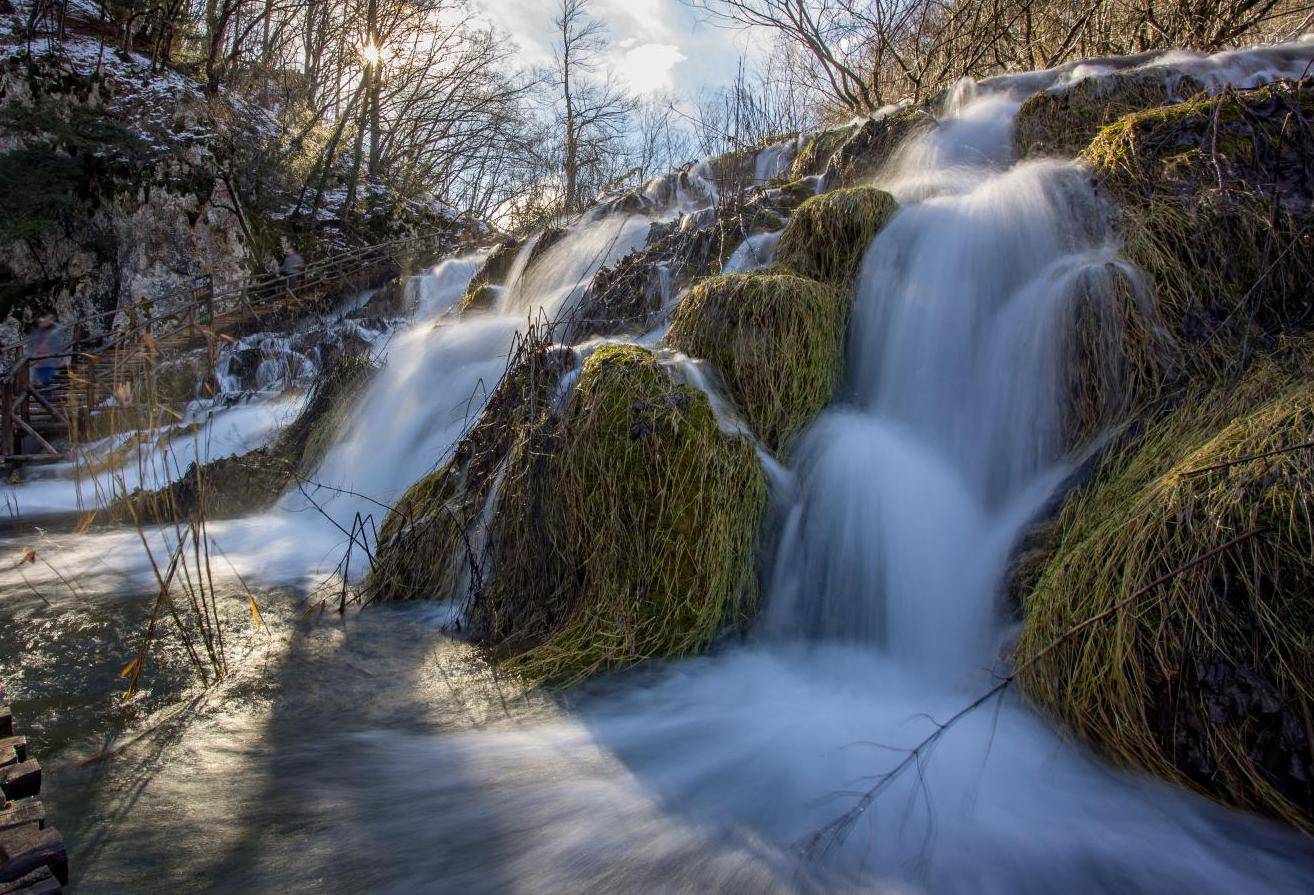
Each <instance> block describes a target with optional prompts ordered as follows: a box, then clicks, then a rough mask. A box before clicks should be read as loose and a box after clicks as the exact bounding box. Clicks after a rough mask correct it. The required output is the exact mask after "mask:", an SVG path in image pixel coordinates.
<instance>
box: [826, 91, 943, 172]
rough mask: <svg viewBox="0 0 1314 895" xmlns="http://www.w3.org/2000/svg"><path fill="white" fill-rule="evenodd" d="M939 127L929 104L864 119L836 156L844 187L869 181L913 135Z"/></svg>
mask: <svg viewBox="0 0 1314 895" xmlns="http://www.w3.org/2000/svg"><path fill="white" fill-rule="evenodd" d="M935 126H936V119H935V117H934V116H933V115H932V114H931V113H930V111H929V109H928V108H927V105H926V104H920V105H915V106H905V107H904V108H900V109H896V110H894V111H893V112H891V113H889V114H888V115H885V116H883V117H880V118H877V119H874V120H867V121H864V122H863V123H862V124H861V125H860V126H859V127H858V128H857V130H855V131H854V132H853V136H851V137H850V138H849V139H848V140H846V141H845V142H844V145H842V146H841V147H840V148H839V151H838V152H836V153H835V156H834V169H835V173H836V175H837V176H838V180H839V184H840V185H841V186H856V185H858V184H861V183H866V182H869V181H870V180H871V179H872V178H873V177H875V176H876V175H877V174H879V173H880V170H881V168H883V167H884V166H885V165H886V164H887V163H888V162H889V161H890V159H891V158H893V156H894V153H895V151H896V150H897V149H898V148H899V147H900V146H901V145H902V144H903V143H905V142H906V141H907V140H908V139H909V138H910V137H912V136H913V134H916V133H918V132H919V131H921V130H924V129H926V128H932V127H935Z"/></svg>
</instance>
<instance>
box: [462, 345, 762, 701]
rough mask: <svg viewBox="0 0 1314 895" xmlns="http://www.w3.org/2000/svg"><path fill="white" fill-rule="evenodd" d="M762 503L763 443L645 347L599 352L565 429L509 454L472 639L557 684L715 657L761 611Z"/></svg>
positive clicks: (528, 432)
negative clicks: (734, 431) (735, 429)
mask: <svg viewBox="0 0 1314 895" xmlns="http://www.w3.org/2000/svg"><path fill="white" fill-rule="evenodd" d="M765 499H766V485H765V481H764V479H763V474H762V471H761V468H760V465H759V463H758V460H757V457H756V455H755V453H754V449H753V447H752V445H751V444H750V443H749V442H748V441H746V440H745V439H742V438H738V437H731V436H727V435H725V434H723V433H722V432H721V431H720V430H719V429H718V427H717V422H716V419H715V417H714V416H713V414H712V410H711V407H710V405H709V404H708V401H707V398H706V396H705V395H703V394H702V393H701V392H699V391H697V390H695V389H692V388H690V387H688V386H684V385H680V384H678V383H676V382H675V381H674V380H673V379H672V378H671V375H670V373H669V372H668V371H667V369H666V368H665V367H663V366H662V365H661V364H660V363H659V362H658V360H657V358H656V357H655V356H654V355H653V354H652V353H651V352H649V351H646V350H645V349H642V348H637V347H634V346H615V345H612V346H604V347H602V348H599V349H598V350H597V351H596V352H594V353H593V354H592V355H591V356H590V357H589V359H588V360H587V361H586V362H585V364H584V368H583V371H582V373H581V376H580V381H579V383H578V386H577V388H576V390H575V392H574V394H573V395H572V397H571V399H570V402H569V405H568V406H567V408H566V409H565V411H564V413H563V415H562V418H561V419H560V421H559V422H557V423H555V424H552V425H547V426H541V427H530V428H527V429H524V430H522V433H521V437H520V438H519V439H518V440H517V441H516V443H515V445H514V447H513V450H512V454H511V457H510V459H509V462H508V467H507V473H506V480H505V483H504V485H503V487H502V491H501V494H500V496H499V497H498V501H497V515H496V517H495V518H496V523H495V527H494V531H493V535H492V536H493V544H494V548H493V549H494V558H493V563H494V568H495V570H496V575H495V577H494V578H493V579H492V581H491V582H490V584H489V585H488V587H487V589H486V590H485V591H484V592H482V593H480V594H477V595H476V596H475V598H473V599H472V600H471V602H470V605H469V617H470V621H471V623H472V625H473V626H474V631H475V633H476V635H477V636H478V637H479V638H480V639H481V640H483V641H484V642H485V643H489V644H492V645H493V646H492V652H493V654H494V656H496V657H497V658H499V659H501V660H502V661H503V662H504V663H505V664H506V665H507V667H509V668H511V669H513V670H514V671H516V672H518V673H520V674H522V675H524V676H525V677H527V678H529V679H532V680H541V681H546V682H549V683H553V684H560V685H566V684H571V683H574V682H576V681H579V680H582V679H584V678H585V677H588V676H589V675H591V674H595V673H597V672H600V671H603V670H607V669H615V668H622V667H625V666H628V665H631V664H633V663H635V662H639V661H642V660H644V659H651V658H658V657H675V656H683V655H687V654H690V653H694V652H697V651H700V650H702V649H705V648H706V647H707V645H708V644H710V643H711V642H712V640H713V638H714V637H715V636H716V634H717V633H718V632H719V631H720V630H722V629H723V628H724V627H725V626H726V625H727V624H730V625H735V624H740V623H742V622H743V621H744V620H745V619H747V618H748V617H749V614H750V613H751V611H752V609H753V607H754V605H755V602H756V578H755V575H754V547H755V544H756V542H757V537H758V528H759V520H760V515H761V512H762V508H763V506H764V503H765Z"/></svg>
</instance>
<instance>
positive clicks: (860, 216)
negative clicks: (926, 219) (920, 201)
mask: <svg viewBox="0 0 1314 895" xmlns="http://www.w3.org/2000/svg"><path fill="white" fill-rule="evenodd" d="M898 207H899V206H898V203H897V202H895V201H894V197H893V196H891V195H890V194H889V193H887V192H885V191H884V190H878V189H876V188H875V187H852V188H849V189H841V190H835V191H833V192H829V193H823V194H822V195H820V196H814V197H812V198H811V199H808V200H807V201H806V202H804V203H803V204H802V205H800V206H799V207H798V209H797V210H796V211H795V212H794V214H793V216H792V217H790V219H789V223H788V224H787V225H786V227H785V232H784V233H782V234H781V236H780V244H779V245H778V246H777V248H776V259H775V263H776V264H777V266H779V267H783V268H786V269H788V270H791V271H793V272H795V273H797V274H798V275H799V276H803V277H808V278H810V279H814V280H820V281H822V282H825V283H840V284H844V285H846V286H847V285H849V284H851V283H852V282H853V280H854V278H855V277H856V275H857V272H858V266H859V265H860V264H861V263H862V256H863V255H864V254H865V253H866V251H867V246H868V245H870V244H871V241H872V239H873V238H875V236H876V234H877V233H879V232H880V231H881V229H882V228H883V227H884V226H885V225H886V223H888V222H889V220H890V217H891V216H892V215H893V214H894V212H895V211H896V210H898Z"/></svg>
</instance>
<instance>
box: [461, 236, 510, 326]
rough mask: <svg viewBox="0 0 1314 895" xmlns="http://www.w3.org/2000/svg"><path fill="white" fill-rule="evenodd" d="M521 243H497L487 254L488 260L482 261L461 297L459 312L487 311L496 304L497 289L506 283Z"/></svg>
mask: <svg viewBox="0 0 1314 895" xmlns="http://www.w3.org/2000/svg"><path fill="white" fill-rule="evenodd" d="M522 245H523V243H521V242H519V241H517V240H508V241H507V242H502V243H498V244H497V246H495V247H494V248H493V251H492V252H491V253H490V254H489V256H488V259H487V260H486V261H484V264H483V266H482V267H480V268H479V272H478V273H476V274H475V275H474V278H473V279H471V280H470V285H469V286H467V287H466V290H465V294H464V295H463V296H461V304H460V310H461V313H462V314H464V313H465V312H466V311H487V310H491V309H492V308H493V306H494V305H495V304H496V303H497V289H496V288H495V287H497V286H501V285H503V284H504V283H505V282H506V278H507V275H508V274H509V273H510V272H511V268H512V266H513V265H514V264H515V260H516V255H518V254H519V253H520V248H521V246H522Z"/></svg>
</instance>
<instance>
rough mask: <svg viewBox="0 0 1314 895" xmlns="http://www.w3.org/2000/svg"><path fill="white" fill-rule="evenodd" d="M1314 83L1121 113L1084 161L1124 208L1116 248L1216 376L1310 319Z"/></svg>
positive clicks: (1191, 367) (1190, 355)
mask: <svg viewBox="0 0 1314 895" xmlns="http://www.w3.org/2000/svg"><path fill="white" fill-rule="evenodd" d="M1310 116H1314V87H1311V86H1309V85H1308V84H1306V85H1295V84H1291V83H1283V82H1277V83H1274V84H1270V85H1267V86H1265V87H1262V88H1259V89H1256V90H1246V91H1237V92H1229V93H1225V94H1223V95H1221V96H1217V97H1197V98H1196V99H1193V100H1191V101H1188V102H1184V103H1180V104H1177V105H1173V106H1166V107H1163V108H1159V109H1152V110H1149V111H1145V112H1140V113H1136V114H1132V115H1128V116H1126V117H1124V118H1121V119H1119V120H1118V121H1116V122H1114V123H1113V124H1111V125H1109V126H1108V127H1106V128H1104V129H1103V130H1102V131H1101V132H1100V133H1099V135H1098V136H1097V137H1096V138H1095V139H1094V140H1093V141H1092V142H1091V144H1090V146H1089V147H1088V148H1087V150H1086V151H1085V153H1084V155H1083V158H1084V160H1085V161H1086V163H1087V164H1089V165H1090V166H1091V168H1092V170H1093V172H1094V176H1095V181H1096V183H1097V184H1098V186H1099V187H1100V189H1101V190H1102V191H1103V192H1104V193H1105V194H1106V195H1108V196H1109V197H1111V198H1112V199H1114V200H1115V201H1116V202H1117V204H1118V206H1119V208H1120V214H1119V222H1118V226H1119V230H1120V231H1121V236H1122V241H1123V253H1124V254H1125V255H1126V256H1127V257H1128V258H1129V259H1130V260H1132V261H1133V262H1135V264H1136V265H1137V266H1138V267H1140V268H1141V269H1142V270H1143V271H1145V272H1146V273H1147V274H1148V275H1149V276H1150V279H1151V280H1152V282H1153V284H1154V288H1155V295H1156V301H1157V304H1158V307H1159V313H1160V314H1161V315H1162V317H1163V319H1164V321H1165V323H1166V325H1167V326H1168V328H1169V329H1170V331H1171V332H1172V334H1173V335H1174V337H1176V338H1178V339H1180V340H1181V341H1182V342H1183V344H1185V345H1186V346H1188V347H1189V350H1187V351H1185V352H1183V364H1184V371H1185V373H1186V374H1187V375H1188V376H1191V377H1199V376H1205V377H1216V376H1218V375H1219V373H1220V370H1223V369H1225V368H1228V367H1232V368H1233V369H1235V368H1236V365H1237V364H1238V363H1242V364H1243V361H1244V356H1245V355H1246V353H1247V352H1248V351H1250V350H1251V349H1253V348H1254V347H1255V346H1256V345H1262V344H1264V343H1266V342H1269V341H1271V340H1272V338H1273V337H1274V336H1275V335H1276V334H1277V333H1279V332H1282V331H1286V330H1289V329H1291V328H1292V327H1295V326H1304V325H1307V324H1308V322H1309V320H1310V315H1311V310H1310V306H1309V301H1308V293H1309V283H1310V282H1311V280H1312V279H1314V230H1312V229H1311V228H1310V227H1309V220H1310V216H1311V215H1310V206H1309V202H1310V193H1309V190H1310V186H1309V183H1308V180H1307V179H1305V177H1304V175H1303V174H1301V173H1300V172H1302V171H1304V170H1305V166H1306V164H1307V160H1308V158H1309V157H1310V155H1311V154H1314V133H1311V131H1310V130H1309V129H1308V128H1300V127H1292V126H1291V122H1293V121H1298V120H1300V119H1301V118H1304V119H1306V120H1308V118H1309V117H1310Z"/></svg>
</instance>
